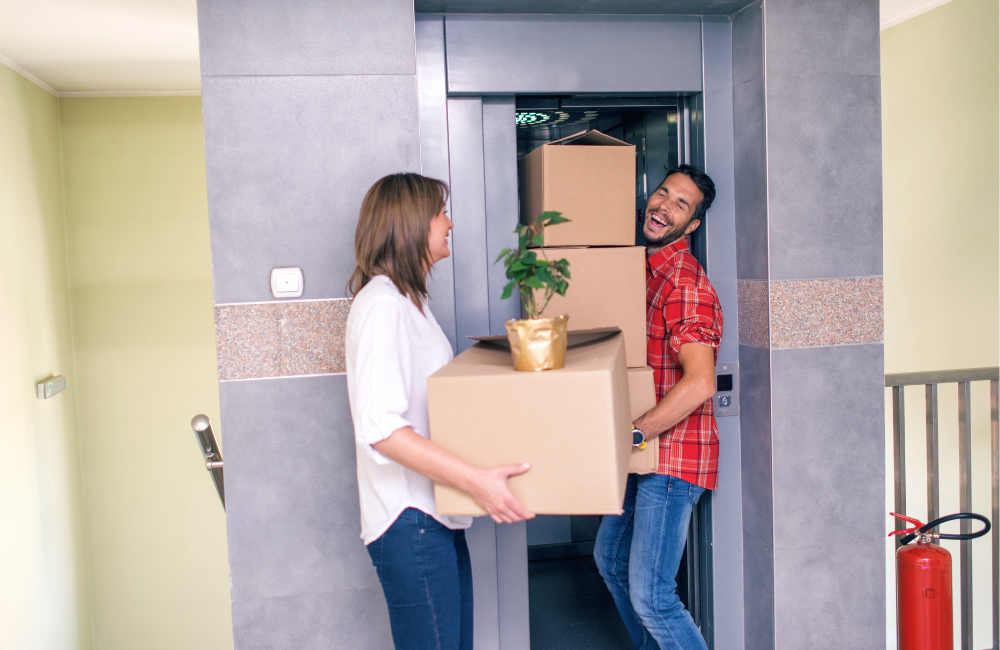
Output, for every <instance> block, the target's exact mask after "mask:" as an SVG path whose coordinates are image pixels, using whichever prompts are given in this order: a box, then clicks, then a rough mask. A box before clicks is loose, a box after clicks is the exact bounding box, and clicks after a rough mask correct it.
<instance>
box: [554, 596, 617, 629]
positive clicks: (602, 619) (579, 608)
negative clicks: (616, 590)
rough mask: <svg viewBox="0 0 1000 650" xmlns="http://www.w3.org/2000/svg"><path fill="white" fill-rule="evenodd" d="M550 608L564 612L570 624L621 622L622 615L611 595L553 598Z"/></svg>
mask: <svg viewBox="0 0 1000 650" xmlns="http://www.w3.org/2000/svg"><path fill="white" fill-rule="evenodd" d="M549 602H550V606H551V607H552V608H553V609H555V610H556V611H559V612H562V614H563V615H564V616H565V617H566V620H567V621H568V622H570V623H609V622H611V623H614V622H618V623H620V622H621V615H620V614H619V613H618V607H616V606H615V600H614V598H612V597H611V594H610V593H607V592H605V593H604V594H597V595H593V596H574V597H572V598H553V599H552V600H551V601H549Z"/></svg>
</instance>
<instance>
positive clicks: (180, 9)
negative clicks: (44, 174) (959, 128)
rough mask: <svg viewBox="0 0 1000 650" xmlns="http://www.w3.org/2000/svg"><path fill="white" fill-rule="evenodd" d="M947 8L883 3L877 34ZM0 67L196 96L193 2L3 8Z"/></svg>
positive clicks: (916, 1) (62, 2)
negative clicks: (932, 11)
mask: <svg viewBox="0 0 1000 650" xmlns="http://www.w3.org/2000/svg"><path fill="white" fill-rule="evenodd" d="M949 1H950V0H881V12H882V16H881V22H882V29H885V28H887V27H891V26H892V25H895V24H898V23H900V22H902V21H904V20H907V19H909V18H912V17H913V16H916V15H919V14H921V13H923V12H925V11H929V10H931V9H933V8H935V7H938V6H940V5H942V4H945V3H946V2H949ZM0 62H3V63H6V64H7V65H9V66H10V67H12V68H14V69H15V70H17V71H18V72H21V73H22V74H24V75H25V76H27V77H29V78H31V79H32V80H33V81H35V82H36V83H39V85H42V86H44V87H46V88H48V89H49V90H50V91H52V92H56V93H57V94H59V95H67V96H72V95H81V94H82V95H93V94H101V95H107V94H127V95H139V94H196V93H197V92H198V91H199V89H200V88H201V76H200V69H199V66H198V15H197V8H196V0H0Z"/></svg>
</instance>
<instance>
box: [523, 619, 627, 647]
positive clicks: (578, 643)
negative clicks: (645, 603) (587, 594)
mask: <svg viewBox="0 0 1000 650" xmlns="http://www.w3.org/2000/svg"><path fill="white" fill-rule="evenodd" d="M570 628H572V630H571V634H572V638H573V640H574V641H575V645H574V646H572V647H573V648H575V650H632V649H633V648H634V646H633V645H632V639H631V638H629V635H628V630H627V629H626V628H625V624H624V623H622V622H621V620H619V621H618V623H617V625H613V624H610V623H580V624H578V625H571V626H570ZM542 648H543V646H538V648H537V649H536V647H535V645H534V643H532V650H541V649H542Z"/></svg>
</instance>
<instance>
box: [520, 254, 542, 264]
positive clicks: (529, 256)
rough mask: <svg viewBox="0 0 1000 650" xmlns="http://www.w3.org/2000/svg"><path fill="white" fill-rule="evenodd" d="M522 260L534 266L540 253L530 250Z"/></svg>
mask: <svg viewBox="0 0 1000 650" xmlns="http://www.w3.org/2000/svg"><path fill="white" fill-rule="evenodd" d="M521 262H522V263H523V264H525V265H530V266H534V265H535V264H537V263H538V255H537V254H536V253H535V252H534V251H528V252H526V253H525V254H524V255H522V256H521Z"/></svg>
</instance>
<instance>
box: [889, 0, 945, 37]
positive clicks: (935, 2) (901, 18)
mask: <svg viewBox="0 0 1000 650" xmlns="http://www.w3.org/2000/svg"><path fill="white" fill-rule="evenodd" d="M949 2H951V0H929V1H928V2H924V3H923V4H920V5H918V6H916V7H914V8H913V9H910V10H909V11H904V12H903V13H901V14H897V15H895V16H893V17H891V18H886V19H885V20H883V21H882V22H881V23H880V24H879V30H880V31H885V30H886V29H889V28H890V27H894V26H896V25H898V24H899V23H902V22H906V21H907V20H909V19H910V18H916V17H917V16H919V15H920V14H924V13H927V12H928V11H930V10H931V9H937V8H938V7H940V6H941V5H946V4H948V3H949Z"/></svg>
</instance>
